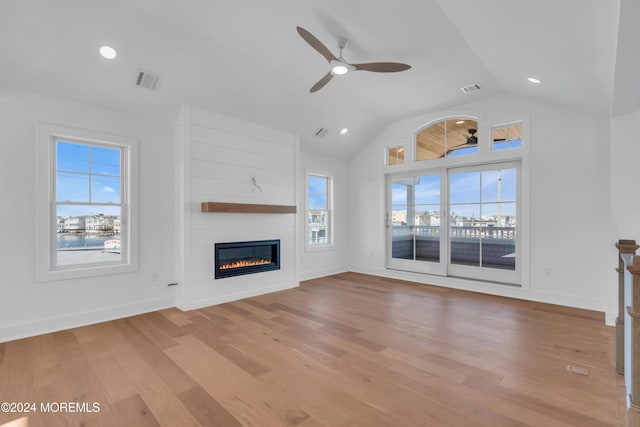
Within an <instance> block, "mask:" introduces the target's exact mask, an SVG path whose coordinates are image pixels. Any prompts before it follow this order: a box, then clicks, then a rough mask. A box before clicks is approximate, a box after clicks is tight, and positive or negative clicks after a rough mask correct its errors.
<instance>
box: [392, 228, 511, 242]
mask: <svg viewBox="0 0 640 427" xmlns="http://www.w3.org/2000/svg"><path fill="white" fill-rule="evenodd" d="M449 232H450V235H451V237H467V238H480V237H482V238H483V239H486V238H490V239H514V238H515V232H516V228H515V227H492V226H482V227H476V226H457V225H455V226H450V227H449ZM412 235H415V236H416V237H421V236H425V237H426V236H439V235H440V226H438V225H394V226H393V237H394V238H401V237H407V236H412Z"/></svg>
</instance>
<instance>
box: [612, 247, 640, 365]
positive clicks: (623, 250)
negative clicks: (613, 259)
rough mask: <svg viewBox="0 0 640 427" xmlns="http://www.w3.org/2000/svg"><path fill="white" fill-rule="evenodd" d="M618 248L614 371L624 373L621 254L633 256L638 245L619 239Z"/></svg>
mask: <svg viewBox="0 0 640 427" xmlns="http://www.w3.org/2000/svg"><path fill="white" fill-rule="evenodd" d="M616 248H618V268H617V271H618V317H617V318H616V371H617V372H618V373H619V374H623V373H624V314H625V307H624V260H623V259H622V255H623V254H631V255H635V254H636V251H637V250H638V248H640V246H639V245H637V244H636V241H635V240H625V239H620V240H618V243H616Z"/></svg>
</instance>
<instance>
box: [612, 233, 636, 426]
mask: <svg viewBox="0 0 640 427" xmlns="http://www.w3.org/2000/svg"><path fill="white" fill-rule="evenodd" d="M616 247H617V248H618V251H619V258H620V262H619V267H618V280H619V283H618V286H619V288H618V292H619V296H618V310H619V312H618V319H617V320H616V368H617V369H618V372H620V370H621V369H620V366H618V363H619V359H620V353H622V354H623V360H622V371H623V372H624V385H625V389H626V393H627V427H640V256H635V253H636V251H637V250H638V248H639V247H640V246H638V245H636V242H635V241H634V240H620V241H619V242H618V243H617V244H616ZM620 285H622V288H620ZM621 317H622V319H623V321H622V324H620V318H621ZM620 336H622V338H620ZM620 341H622V350H620Z"/></svg>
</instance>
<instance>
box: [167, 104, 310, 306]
mask: <svg viewBox="0 0 640 427" xmlns="http://www.w3.org/2000/svg"><path fill="white" fill-rule="evenodd" d="M298 159H299V142H298V137H297V136H296V135H294V134H290V133H287V132H282V131H278V130H275V129H271V128H267V127H264V126H260V125H257V124H254V123H250V122H246V121H243V120H238V119H235V118H231V117H228V116H223V115H220V114H217V113H213V112H209V111H205V110H202V109H198V108H194V107H191V106H183V107H182V109H181V111H180V115H179V117H178V121H177V123H176V165H175V166H176V167H175V174H176V176H175V178H176V180H175V182H176V189H175V190H176V233H177V234H176V250H177V254H176V263H177V265H176V275H177V277H178V285H179V286H178V293H177V298H176V305H177V306H178V307H179V308H180V309H182V310H192V309H195V308H199V307H205V306H209V305H214V304H220V303H223V302H227V301H233V300H237V299H241V298H246V297H250V296H254V295H260V294H264V293H268V292H274V291H278V290H282V289H288V288H292V287H295V286H298V279H297V277H298V275H297V272H296V263H295V259H296V214H263V213H203V212H201V203H202V202H224V203H250V204H274V205H296V204H297V203H296V188H295V182H296V179H295V178H296V170H297V163H298ZM252 177H253V178H255V182H256V184H258V187H259V188H258V187H256V186H254V185H253V183H252ZM298 211H299V210H298ZM269 239H280V251H281V254H280V257H281V259H280V263H281V265H280V270H276V271H268V272H264V273H258V274H251V275H245V276H237V277H229V278H224V279H218V280H216V279H214V244H215V243H222V242H232V241H249V240H269Z"/></svg>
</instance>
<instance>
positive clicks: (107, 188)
mask: <svg viewBox="0 0 640 427" xmlns="http://www.w3.org/2000/svg"><path fill="white" fill-rule="evenodd" d="M102 191H104V192H105V193H115V192H116V190H114V189H113V188H111V187H109V186H107V185H105V186H104V187H102Z"/></svg>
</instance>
